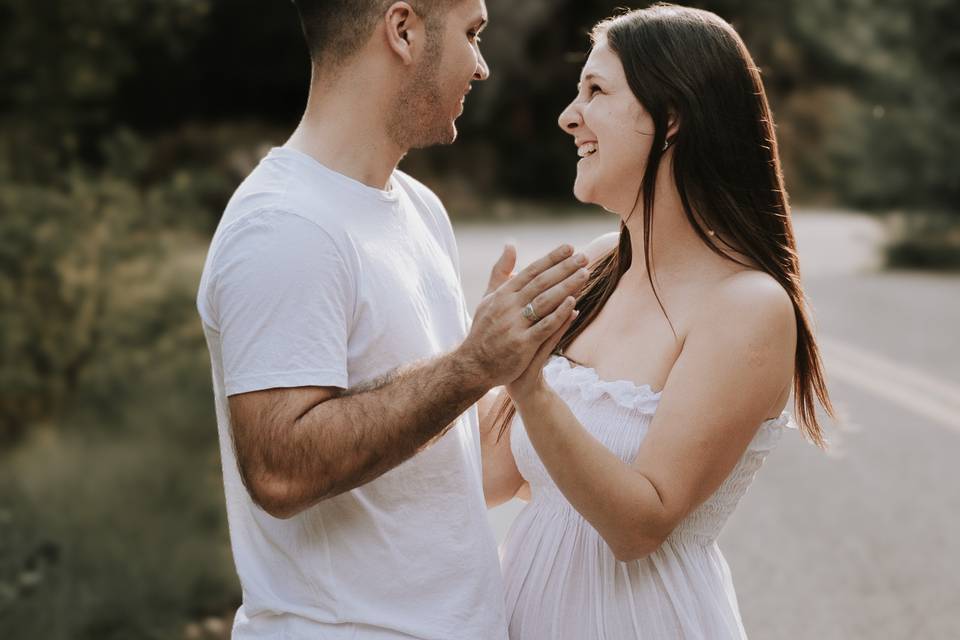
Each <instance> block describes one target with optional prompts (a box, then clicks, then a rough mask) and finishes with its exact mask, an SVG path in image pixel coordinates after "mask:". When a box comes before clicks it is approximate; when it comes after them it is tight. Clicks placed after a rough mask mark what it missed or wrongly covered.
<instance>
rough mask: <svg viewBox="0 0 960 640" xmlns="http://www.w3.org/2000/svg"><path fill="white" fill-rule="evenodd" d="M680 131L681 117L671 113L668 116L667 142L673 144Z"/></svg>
mask: <svg viewBox="0 0 960 640" xmlns="http://www.w3.org/2000/svg"><path fill="white" fill-rule="evenodd" d="M679 131H680V116H678V115H677V114H676V113H674V112H673V111H671V112H670V113H669V115H668V116H667V140H668V141H670V142H673V139H674V138H675V137H676V136H677V132H679Z"/></svg>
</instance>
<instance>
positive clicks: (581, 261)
mask: <svg viewBox="0 0 960 640" xmlns="http://www.w3.org/2000/svg"><path fill="white" fill-rule="evenodd" d="M575 260H576V263H577V264H579V265H583V266H586V264H587V256H585V255H583V254H582V253H578V254H577V257H576V258H575Z"/></svg>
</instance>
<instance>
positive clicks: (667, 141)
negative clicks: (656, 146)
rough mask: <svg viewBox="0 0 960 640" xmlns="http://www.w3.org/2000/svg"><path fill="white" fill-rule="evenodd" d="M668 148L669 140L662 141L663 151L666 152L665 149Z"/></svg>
mask: <svg viewBox="0 0 960 640" xmlns="http://www.w3.org/2000/svg"><path fill="white" fill-rule="evenodd" d="M669 146H670V140H669V139H666V140H664V141H663V150H664V151H666V150H667V147H669Z"/></svg>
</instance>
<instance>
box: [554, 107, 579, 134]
mask: <svg viewBox="0 0 960 640" xmlns="http://www.w3.org/2000/svg"><path fill="white" fill-rule="evenodd" d="M573 104H574V103H572V102H571V103H570V104H568V105H567V108H566V109H564V110H563V112H561V113H560V117H559V118H558V119H557V124H558V125H560V128H561V129H563V130H564V131H566V132H567V133H569V134H571V135H573V133H574V130H575V129H576V128H577V127H579V126H580V123H581V122H582V119H581V117H580V110H579V109H577V108H576V107H574V106H573Z"/></svg>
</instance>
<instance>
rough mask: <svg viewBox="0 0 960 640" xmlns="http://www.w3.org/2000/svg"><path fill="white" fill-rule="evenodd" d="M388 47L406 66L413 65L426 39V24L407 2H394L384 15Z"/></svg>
mask: <svg viewBox="0 0 960 640" xmlns="http://www.w3.org/2000/svg"><path fill="white" fill-rule="evenodd" d="M384 21H385V23H386V37H387V45H388V46H389V47H390V50H391V51H393V52H394V53H395V54H396V55H397V56H398V57H399V58H400V60H401V61H402V62H403V64H405V65H410V64H413V61H414V59H415V57H416V55H415V49H417V48H419V47H420V45H421V43H422V41H423V37H424V24H423V20H421V19H420V16H418V15H417V12H416V11H414V10H413V7H411V6H410V4H409V3H407V2H394V3H393V4H392V5H390V7H389V8H388V9H387V12H386V13H385V14H384Z"/></svg>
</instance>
